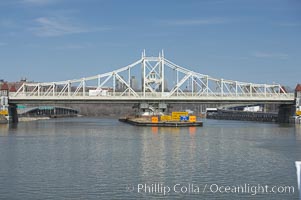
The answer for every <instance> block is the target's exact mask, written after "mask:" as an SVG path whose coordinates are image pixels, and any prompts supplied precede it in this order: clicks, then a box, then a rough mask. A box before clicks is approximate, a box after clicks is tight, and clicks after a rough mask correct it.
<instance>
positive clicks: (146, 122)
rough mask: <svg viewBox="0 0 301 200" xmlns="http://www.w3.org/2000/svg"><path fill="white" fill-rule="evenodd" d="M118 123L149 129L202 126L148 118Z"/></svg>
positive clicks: (187, 122) (199, 123)
mask: <svg viewBox="0 0 301 200" xmlns="http://www.w3.org/2000/svg"><path fill="white" fill-rule="evenodd" d="M119 121H120V122H124V123H128V124H131V125H135V126H149V127H196V126H199V127H201V126H203V122H201V121H195V122H190V121H156V122H154V121H152V120H150V119H148V118H128V117H124V118H120V119H119Z"/></svg>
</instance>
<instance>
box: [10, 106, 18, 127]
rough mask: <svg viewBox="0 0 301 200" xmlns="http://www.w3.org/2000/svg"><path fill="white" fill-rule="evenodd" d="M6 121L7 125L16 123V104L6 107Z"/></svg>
mask: <svg viewBox="0 0 301 200" xmlns="http://www.w3.org/2000/svg"><path fill="white" fill-rule="evenodd" d="M8 121H9V123H18V121H19V119H18V113H17V104H9V105H8Z"/></svg>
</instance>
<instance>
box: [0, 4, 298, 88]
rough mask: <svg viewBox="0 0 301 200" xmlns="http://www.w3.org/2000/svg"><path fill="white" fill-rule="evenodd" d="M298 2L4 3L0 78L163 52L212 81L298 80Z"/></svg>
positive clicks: (63, 74)
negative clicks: (209, 77)
mask: <svg viewBox="0 0 301 200" xmlns="http://www.w3.org/2000/svg"><path fill="white" fill-rule="evenodd" d="M300 35H301V2H300V1H298V0H252V1H251V0H246V1H240V0H187V1H174V0H164V1H159V0H154V1H149V2H146V1H137V0H132V1H122V0H101V1H99V0H89V1H84V0H9V1H1V2H0V60H1V62H0V64H1V75H0V79H4V80H7V81H17V80H20V79H21V78H25V77H26V78H27V79H28V80H33V81H38V82H44V81H47V82H48V81H60V80H68V79H76V78H81V77H85V76H92V75H95V74H101V73H105V72H109V71H112V70H113V69H118V68H120V67H123V66H126V65H128V64H130V63H132V62H134V61H136V60H138V59H139V58H140V56H141V52H142V51H143V49H146V53H147V55H158V53H159V51H161V50H162V49H164V52H165V57H166V58H168V59H169V60H171V61H173V62H175V63H177V64H179V65H181V66H183V67H185V68H189V69H191V70H194V71H196V72H200V73H202V74H207V75H209V76H212V77H215V78H224V79H230V80H237V81H244V82H253V83H267V84H271V83H280V84H282V85H285V86H289V87H291V88H294V87H295V86H296V84H297V83H300V82H301V79H300V75H301V39H300Z"/></svg>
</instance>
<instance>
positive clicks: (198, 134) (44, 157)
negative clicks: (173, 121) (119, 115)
mask: <svg viewBox="0 0 301 200" xmlns="http://www.w3.org/2000/svg"><path fill="white" fill-rule="evenodd" d="M296 160H301V128H300V126H289V125H279V124H272V123H255V122H238V121H215V120H205V121H204V127H200V128H150V127H135V126H130V125H127V124H123V123H120V122H118V121H117V120H116V119H99V118H71V119H53V120H45V121H36V122H26V123H25V122H23V123H19V124H18V125H17V126H15V127H13V126H8V125H0V199H158V198H162V199H183V198H185V199H298V190H297V178H296V169H295V164H294V162H295V161H296ZM152 184H153V185H152ZM155 184H157V185H158V184H160V185H159V186H162V187H165V188H166V189H167V188H168V187H169V188H170V189H171V191H170V192H169V193H167V194H166V195H165V196H164V195H163V194H162V188H161V190H160V187H159V189H158V188H157V189H155V187H154V185H155ZM192 184H193V186H192ZM244 184H249V186H254V185H258V184H260V185H268V186H293V187H294V189H295V191H294V193H281V194H280V193H278V194H272V193H270V194H256V195H254V193H253V195H252V193H251V192H249V193H248V194H246V193H244V194H242V193H239V194H237V193H235V192H230V193H220V192H214V191H215V190H216V187H217V186H218V187H221V186H238V185H244ZM175 185H176V187H175V188H173V187H174V186H175ZM146 186H147V187H148V188H145V187H146ZM151 186H153V187H151ZM139 187H140V189H139ZM142 187H144V188H145V189H144V188H142ZM210 187H211V189H212V190H213V191H211V190H210ZM138 189H139V191H140V192H138ZM151 189H152V190H151ZM174 189H175V190H176V191H174ZM198 189H199V191H198ZM181 190H182V191H181ZM223 191H225V190H223Z"/></svg>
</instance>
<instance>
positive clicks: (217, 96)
mask: <svg viewBox="0 0 301 200" xmlns="http://www.w3.org/2000/svg"><path fill="white" fill-rule="evenodd" d="M9 101H10V103H13V104H19V103H47V102H48V103H83V102H84V103H89V102H91V103H92V102H104V101H107V102H121V101H122V102H138V103H139V102H144V101H157V102H162V101H163V102H167V103H168V102H182V103H186V102H187V103H193V102H206V103H214V102H218V103H230V104H235V103H249V104H250V103H253V104H256V103H279V104H293V102H294V94H293V93H287V92H286V90H285V89H284V88H283V87H282V86H281V85H280V84H257V83H248V82H242V81H234V80H227V79H222V78H214V77H211V76H209V75H205V74H201V73H199V72H195V71H192V70H190V69H188V68H185V67H182V66H179V65H177V64H175V63H173V62H172V61H170V60H168V59H166V58H165V57H164V53H163V51H162V52H160V53H159V56H158V57H148V56H146V54H145V51H143V52H142V56H141V58H140V59H139V60H137V61H136V62H134V63H132V64H130V65H127V66H125V67H122V68H119V69H116V70H112V71H110V72H107V73H103V74H98V75H95V76H90V77H84V78H80V79H73V80H65V81H54V82H33V83H31V82H24V83H23V85H22V86H21V87H20V88H19V89H18V90H17V91H16V92H11V93H10V94H9Z"/></svg>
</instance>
